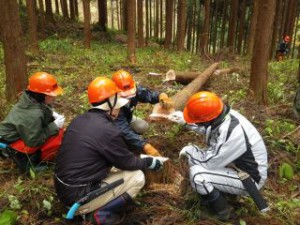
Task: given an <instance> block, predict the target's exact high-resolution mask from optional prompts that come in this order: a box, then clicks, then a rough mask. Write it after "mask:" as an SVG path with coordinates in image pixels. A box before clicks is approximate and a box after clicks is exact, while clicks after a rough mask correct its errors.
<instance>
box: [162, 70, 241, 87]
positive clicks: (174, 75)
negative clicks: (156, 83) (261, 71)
mask: <svg viewBox="0 0 300 225" xmlns="http://www.w3.org/2000/svg"><path fill="white" fill-rule="evenodd" d="M239 71H241V69H240V68H239V67H232V68H224V69H217V70H215V71H214V73H213V74H214V75H218V76H219V75H223V74H230V73H235V72H239ZM200 74H201V72H178V71H176V72H175V71H174V70H169V71H168V72H167V73H166V79H165V81H176V82H178V83H180V84H183V85H186V84H189V83H190V82H191V81H193V80H194V79H195V78H197V77H198V76H199V75H200Z"/></svg>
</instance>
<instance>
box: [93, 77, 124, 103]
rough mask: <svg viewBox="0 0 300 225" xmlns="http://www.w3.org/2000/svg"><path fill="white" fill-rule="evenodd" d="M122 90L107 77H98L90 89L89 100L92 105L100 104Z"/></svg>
mask: <svg viewBox="0 0 300 225" xmlns="http://www.w3.org/2000/svg"><path fill="white" fill-rule="evenodd" d="M117 92H120V90H119V89H118V88H117V86H116V84H115V83H114V82H113V81H112V80H111V79H108V78H107V77H97V78H96V79H94V80H93V81H92V82H91V83H90V84H89V87H88V98H89V102H90V103H98V102H102V101H104V100H106V99H108V98H109V97H111V96H114V95H115V94H116V93H117Z"/></svg>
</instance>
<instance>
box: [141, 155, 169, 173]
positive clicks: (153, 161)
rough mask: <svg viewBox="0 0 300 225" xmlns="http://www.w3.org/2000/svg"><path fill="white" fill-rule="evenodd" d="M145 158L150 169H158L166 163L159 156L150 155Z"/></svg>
mask: <svg viewBox="0 0 300 225" xmlns="http://www.w3.org/2000/svg"><path fill="white" fill-rule="evenodd" d="M145 160H146V162H147V167H148V169H150V170H154V171H157V170H159V169H160V168H162V166H163V164H164V163H163V161H161V160H159V159H157V158H152V157H148V158H145Z"/></svg>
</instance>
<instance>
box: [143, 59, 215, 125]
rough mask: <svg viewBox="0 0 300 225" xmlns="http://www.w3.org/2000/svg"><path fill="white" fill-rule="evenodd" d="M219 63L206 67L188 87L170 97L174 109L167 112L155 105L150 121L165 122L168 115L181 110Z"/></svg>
mask: <svg viewBox="0 0 300 225" xmlns="http://www.w3.org/2000/svg"><path fill="white" fill-rule="evenodd" d="M219 65H220V63H214V64H212V65H211V66H210V67H208V68H207V69H206V70H205V71H204V72H203V73H201V74H199V75H198V77H197V78H196V79H194V80H193V81H192V82H191V83H190V84H189V85H187V86H186V87H185V88H183V89H182V90H181V91H179V92H178V93H177V94H175V95H174V96H172V97H171V99H172V100H173V102H174V104H175V107H174V108H172V109H169V110H165V109H163V108H162V107H161V106H160V104H159V103H158V104H155V105H154V107H153V110H152V113H151V115H150V116H149V117H150V119H152V120H165V119H166V118H167V117H168V115H170V114H171V113H173V112H174V111H175V110H182V109H183V108H184V105H185V103H186V101H187V100H188V99H189V97H190V96H192V95H193V94H194V93H196V92H197V91H199V90H200V89H201V87H202V85H203V84H204V83H205V82H206V81H207V79H208V78H209V77H210V76H211V75H212V74H213V73H214V71H215V70H216V69H217V68H218V66H219Z"/></svg>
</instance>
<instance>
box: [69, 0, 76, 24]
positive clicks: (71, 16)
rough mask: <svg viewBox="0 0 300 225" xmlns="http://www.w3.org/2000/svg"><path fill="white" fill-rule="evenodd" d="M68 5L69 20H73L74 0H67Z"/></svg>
mask: <svg viewBox="0 0 300 225" xmlns="http://www.w3.org/2000/svg"><path fill="white" fill-rule="evenodd" d="M69 6H70V18H71V20H75V2H74V0H69Z"/></svg>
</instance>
